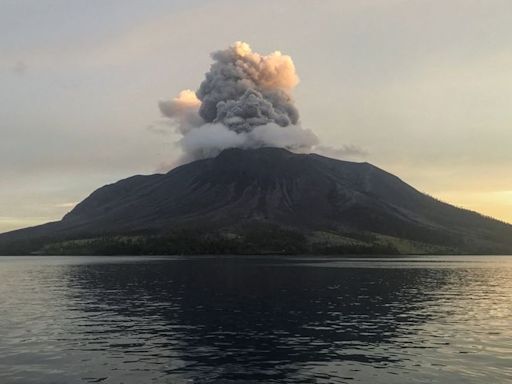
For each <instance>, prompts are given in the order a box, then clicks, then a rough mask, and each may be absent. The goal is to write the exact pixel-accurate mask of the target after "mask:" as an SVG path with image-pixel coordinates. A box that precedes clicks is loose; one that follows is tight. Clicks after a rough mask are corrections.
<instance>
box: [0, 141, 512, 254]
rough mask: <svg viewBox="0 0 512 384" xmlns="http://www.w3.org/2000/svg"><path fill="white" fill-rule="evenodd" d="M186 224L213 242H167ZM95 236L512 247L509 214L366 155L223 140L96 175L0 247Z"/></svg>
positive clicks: (462, 249) (310, 248)
mask: <svg viewBox="0 0 512 384" xmlns="http://www.w3.org/2000/svg"><path fill="white" fill-rule="evenodd" d="M185 233H186V237H187V241H189V242H190V241H191V242H193V243H194V242H197V244H203V245H204V244H210V245H211V246H212V249H211V250H210V249H208V246H207V245H204V247H203V248H201V247H199V248H194V247H192V248H190V247H189V246H186V247H185V248H180V247H177V248H176V244H182V245H183V244H184V240H183V238H182V237H183V236H185V235H184V234H185ZM194 233H195V235H194ZM279 237H282V238H283V239H284V238H285V239H286V241H284V242H282V241H280V240H279ZM194 238H195V240H194ZM84 239H87V240H84ZM100 239H101V242H102V244H103V245H105V242H106V243H109V241H110V242H114V243H115V244H116V245H117V246H119V244H121V245H122V244H124V245H125V246H126V244H127V243H129V244H130V246H135V248H136V249H137V252H140V253H147V252H152V251H151V250H153V251H154V252H157V253H186V252H187V249H188V250H190V249H192V250H194V249H195V251H191V252H193V253H195V252H198V253H201V252H210V253H214V252H215V253H224V252H230V251H233V252H237V251H239V252H250V253H258V252H260V251H262V252H274V251H275V252H287V253H295V252H313V253H346V252H389V253H408V252H410V253H433V252H449V253H502V252H510V251H512V225H509V224H505V223H502V222H499V221H497V220H493V219H491V218H487V217H484V216H481V215H479V214H477V213H474V212H470V211H467V210H463V209H459V208H456V207H454V206H451V205H449V204H445V203H443V202H440V201H438V200H436V199H434V198H432V197H430V196H427V195H425V194H423V193H420V192H418V191H417V190H416V189H414V188H412V187H411V186H409V185H407V184H406V183H404V182H403V181H401V180H400V179H399V178H397V177H395V176H393V175H391V174H389V173H387V172H385V171H383V170H381V169H379V168H377V167H375V166H373V165H371V164H368V163H354V162H347V161H340V160H334V159H330V158H327V157H323V156H319V155H316V154H295V153H291V152H289V151H287V150H284V149H278V148H260V149H250V150H243V149H228V150H225V151H223V152H222V153H220V154H219V155H218V156H217V157H215V158H212V159H206V160H198V161H195V162H192V163H189V164H186V165H182V166H180V167H178V168H175V169H173V170H171V171H170V172H168V173H167V174H155V175H150V176H133V177H130V178H128V179H124V180H121V181H118V182H117V183H114V184H110V185H106V186H104V187H101V188H99V189H98V190H96V191H95V192H93V193H92V194H91V195H90V196H89V197H87V198H86V199H85V200H84V201H82V202H81V203H80V204H78V205H77V206H76V207H75V208H74V209H73V210H72V211H71V212H69V213H68V214H67V215H66V216H65V217H64V218H63V219H62V220H61V221H59V222H54V223H48V224H44V225H40V226H37V227H32V228H27V229H22V230H17V231H13V232H9V233H5V234H2V235H0V251H2V252H3V253H6V252H7V253H8V252H29V251H30V252H34V251H39V252H43V253H45V252H49V253H52V252H57V251H56V250H59V249H60V251H58V252H57V253H60V252H71V253H73V252H74V251H73V250H76V248H77V247H79V245H80V244H81V245H83V244H87V247H88V248H87V247H86V249H87V250H88V251H89V252H99V251H97V250H95V249H96V248H94V246H93V245H94V244H96V245H97V244H98V242H100ZM106 239H110V240H109V241H107V240H106ZM148 239H149V240H148ZM162 239H166V240H165V244H167V246H162V245H161V242H162ZM173 241H174V242H173ZM185 242H186V241H185ZM151 243H155V244H156V243H158V244H160V246H159V248H156V249H153V248H151V247H150V244H151ZM91 244H92V245H91ZM109 244H111V243H109ZM134 244H135V245H134ZM141 244H142V245H141ZM219 244H222V247H224V248H222V247H221V248H219ZM189 245H190V244H189ZM148 247H149V248H148ZM187 247H188V248H187ZM116 249H117V248H116ZM120 249H121V250H120V251H119V252H127V253H130V252H131V251H130V249H127V248H126V247H125V248H123V247H121V248H120ZM122 250H124V251H122ZM84 252H85V251H84Z"/></svg>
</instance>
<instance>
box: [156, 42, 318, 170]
mask: <svg viewBox="0 0 512 384" xmlns="http://www.w3.org/2000/svg"><path fill="white" fill-rule="evenodd" d="M211 57H212V59H213V61H214V63H213V64H212V65H211V67H210V70H209V71H208V72H207V73H206V75H205V79H204V80H203V82H202V83H201V85H200V86H199V89H198V90H197V91H196V92H193V91H191V90H184V91H182V92H180V94H179V95H178V96H177V97H176V98H174V99H172V100H170V101H161V102H160V103H159V108H160V111H161V113H162V114H163V115H164V116H166V117H167V118H169V119H170V120H171V123H172V125H173V126H174V127H175V129H176V132H177V133H179V134H181V135H182V138H181V139H180V140H179V142H178V144H179V146H180V147H181V149H182V150H183V152H184V154H185V159H184V160H186V161H190V160H195V159H199V158H206V157H212V156H215V155H216V154H218V153H219V152H220V151H222V150H224V149H226V148H232V147H240V148H258V147H264V146H275V147H282V148H287V149H290V150H294V151H308V150H310V149H311V148H312V147H313V146H314V145H316V144H317V143H318V139H317V137H316V135H315V134H314V133H313V132H312V131H310V130H307V129H304V128H302V127H301V126H300V124H299V112H298V110H297V108H296V107H295V105H294V102H293V99H292V91H293V89H294V87H295V86H296V85H297V84H298V82H299V78H298V76H297V73H296V71H295V66H294V64H293V61H292V59H291V57H290V56H287V55H283V54H282V53H281V52H279V51H276V52H274V53H271V54H269V55H260V54H259V53H256V52H253V51H252V50H251V48H250V47H249V45H248V44H247V43H243V42H236V43H235V44H233V45H232V46H231V47H229V48H227V49H225V50H222V51H217V52H214V53H213V54H212V55H211Z"/></svg>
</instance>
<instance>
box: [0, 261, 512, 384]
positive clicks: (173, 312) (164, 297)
mask: <svg viewBox="0 0 512 384" xmlns="http://www.w3.org/2000/svg"><path fill="white" fill-rule="evenodd" d="M511 330H512V257H510V258H507V257H501V258H499V257H465V258H464V257H444V258H439V257H431V258H400V259H392V260H389V259H357V260H350V259H323V260H319V259H306V258H276V257H273V258H272V257H269V258H220V259H219V258H207V257H205V258H192V259H186V258H151V259H149V258H94V257H80V258H47V257H41V258H34V257H27V258H0V382H1V383H2V384H3V383H6V384H7V383H75V382H76V383H87V382H102V383H125V384H128V383H137V384H138V383H147V382H152V381H153V382H156V383H271V382H276V383H333V382H336V383H344V382H346V383H354V382H355V383H358V382H359V383H460V382H464V383H484V382H485V383H505V382H510V381H511V380H512V331H511Z"/></svg>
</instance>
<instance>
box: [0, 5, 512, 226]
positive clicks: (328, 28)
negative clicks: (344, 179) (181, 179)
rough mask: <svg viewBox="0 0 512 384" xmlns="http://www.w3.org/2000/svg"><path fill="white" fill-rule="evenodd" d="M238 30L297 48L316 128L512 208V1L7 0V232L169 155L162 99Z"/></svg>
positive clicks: (428, 178) (1, 122)
mask: <svg viewBox="0 0 512 384" xmlns="http://www.w3.org/2000/svg"><path fill="white" fill-rule="evenodd" d="M239 40H241V41H246V42H248V43H249V44H250V45H251V47H252V48H253V49H254V50H255V51H258V52H262V53H270V52H273V51H275V50H280V51H282V52H283V53H284V54H287V55H290V56H291V57H292V58H293V61H294V63H295V67H296V69H297V72H298V74H299V77H300V83H299V85H298V86H297V88H296V90H295V91H294V97H295V100H296V105H297V107H298V109H299V111H300V115H301V124H302V126H303V127H305V128H308V129H311V130H313V131H314V132H315V133H316V134H317V136H318V137H319V139H320V141H321V143H322V144H325V145H329V146H334V147H340V148H343V147H345V146H349V147H350V148H354V149H355V150H354V151H353V152H354V154H353V155H351V156H348V159H349V160H354V161H368V162H370V163H372V164H374V165H376V166H378V167H380V168H383V169H385V170H387V171H389V172H391V173H394V174H395V175H397V176H399V177H400V178H401V179H402V180H404V181H405V182H407V183H409V184H411V185H413V186H414V187H415V188H417V189H418V190H420V191H422V192H425V193H428V194H429V195H432V196H435V197H436V198H439V199H441V200H443V201H446V202H449V203H452V204H454V205H457V206H460V207H464V208H468V209H471V210H475V211H478V212H480V213H482V214H485V215H488V216H492V217H495V218H498V219H501V220H503V221H507V222H512V172H510V170H511V169H512V150H511V149H510V147H511V144H512V129H511V128H512V127H511V124H512V108H511V106H510V103H511V102H512V41H511V40H512V2H511V1H508V0H504V1H501V0H480V1H475V0H443V1H440V0H439V1H438V0H421V1H419V0H418V1H417V0H346V1H344V0H333V1H330V0H322V1H313V0H308V1H306V0H302V1H300V0H280V1H267V0H246V1H222V0H219V1H213V0H210V1H201V0H195V1H191V0H186V1H185V0H176V1H169V0H166V1H164V0H146V1H138V0H74V1H68V0H53V1H52V0H2V1H0V52H1V54H0V232H4V231H8V230H12V229H16V228H21V227H25V226H30V225H36V224H40V223H44V222H48V221H54V220H59V219H60V218H61V217H62V216H63V215H64V214H65V213H66V212H68V211H69V210H70V209H72V208H73V206H74V205H75V204H76V203H77V202H79V201H81V200H82V199H84V198H85V197H87V196H88V195H89V194H90V193H92V192H93V191H94V190H95V189H96V188H98V187H100V186H102V185H104V184H108V183H112V182H115V181H117V180H119V179H122V178H125V177H129V176H131V175H134V174H151V173H154V172H158V171H162V170H165V169H168V168H170V167H172V165H173V164H175V162H176V161H177V159H178V158H179V157H180V150H179V148H178V147H177V146H176V145H175V144H174V143H175V142H176V140H177V139H178V136H177V135H176V134H173V133H172V132H169V131H168V130H162V129H158V128H159V127H161V126H162V116H161V113H160V111H159V109H158V102H159V101H161V100H164V101H165V100H168V99H170V98H172V97H174V96H176V94H177V93H178V92H179V91H180V90H182V89H186V88H192V89H194V88H195V87H197V86H198V85H199V84H200V82H201V80H202V79H203V77H204V74H205V72H207V71H208V68H209V66H210V64H211V58H210V56H209V54H210V53H211V52H212V51H215V50H219V49H224V48H226V47H228V46H229V45H231V44H232V43H233V42H235V41H239ZM162 131H163V132H162Z"/></svg>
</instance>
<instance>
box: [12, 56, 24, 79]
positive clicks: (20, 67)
mask: <svg viewBox="0 0 512 384" xmlns="http://www.w3.org/2000/svg"><path fill="white" fill-rule="evenodd" d="M11 70H12V73H14V74H15V75H18V76H23V75H24V74H25V73H27V65H26V64H25V63H24V62H23V61H21V60H19V61H17V62H16V63H15V64H14V65H13V66H12V67H11Z"/></svg>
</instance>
